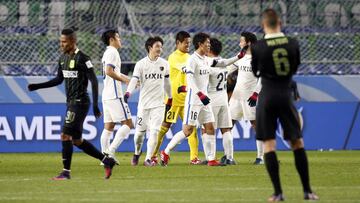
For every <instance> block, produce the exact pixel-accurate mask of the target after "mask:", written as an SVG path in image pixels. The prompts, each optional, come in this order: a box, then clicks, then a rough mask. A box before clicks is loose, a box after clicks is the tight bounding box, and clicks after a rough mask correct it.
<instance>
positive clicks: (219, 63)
mask: <svg viewBox="0 0 360 203" xmlns="http://www.w3.org/2000/svg"><path fill="white" fill-rule="evenodd" d="M247 49H248V46H246V47H244V48H242V49H241V51H240V52H239V53H238V54H237V55H236V56H234V57H231V58H228V59H214V60H213V63H212V64H211V67H226V66H229V65H231V64H233V63H235V62H236V61H238V60H239V59H241V58H242V57H244V56H245V54H246V51H247Z"/></svg>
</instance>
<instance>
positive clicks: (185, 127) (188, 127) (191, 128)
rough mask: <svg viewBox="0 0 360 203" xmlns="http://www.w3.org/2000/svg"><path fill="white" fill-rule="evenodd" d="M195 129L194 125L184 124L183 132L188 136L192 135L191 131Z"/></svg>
mask: <svg viewBox="0 0 360 203" xmlns="http://www.w3.org/2000/svg"><path fill="white" fill-rule="evenodd" d="M193 130H194V127H192V126H184V127H183V132H184V134H185V136H186V137H189V136H190V135H191V133H192V132H193Z"/></svg>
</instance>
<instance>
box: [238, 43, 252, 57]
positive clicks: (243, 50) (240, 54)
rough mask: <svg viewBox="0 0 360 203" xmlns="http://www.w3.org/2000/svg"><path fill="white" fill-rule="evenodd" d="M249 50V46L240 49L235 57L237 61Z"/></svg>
mask: <svg viewBox="0 0 360 203" xmlns="http://www.w3.org/2000/svg"><path fill="white" fill-rule="evenodd" d="M248 48H249V46H244V48H242V49H241V50H240V52H239V54H238V55H237V57H238V59H241V58H242V57H244V56H245V54H246V51H247V49H248Z"/></svg>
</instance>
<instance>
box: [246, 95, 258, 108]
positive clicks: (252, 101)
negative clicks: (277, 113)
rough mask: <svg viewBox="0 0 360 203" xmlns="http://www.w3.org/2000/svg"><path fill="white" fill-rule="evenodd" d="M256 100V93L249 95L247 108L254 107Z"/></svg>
mask: <svg viewBox="0 0 360 203" xmlns="http://www.w3.org/2000/svg"><path fill="white" fill-rule="evenodd" d="M257 99H258V93H257V92H254V93H253V94H252V95H251V97H250V98H249V99H248V100H247V101H248V103H249V106H251V107H254V106H256V102H257Z"/></svg>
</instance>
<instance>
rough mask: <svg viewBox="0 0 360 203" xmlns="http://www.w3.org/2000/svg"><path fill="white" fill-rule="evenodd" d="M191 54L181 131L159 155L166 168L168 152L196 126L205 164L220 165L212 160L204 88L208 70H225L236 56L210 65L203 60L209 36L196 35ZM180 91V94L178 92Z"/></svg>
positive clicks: (211, 133)
mask: <svg viewBox="0 0 360 203" xmlns="http://www.w3.org/2000/svg"><path fill="white" fill-rule="evenodd" d="M193 45H194V47H195V50H196V51H195V52H194V53H193V54H192V55H191V56H190V58H189V60H188V61H187V65H186V70H185V71H186V80H187V85H188V87H187V89H188V90H187V94H186V99H185V113H184V115H185V118H184V120H183V128H182V130H181V131H180V132H178V133H176V134H175V135H174V137H173V138H172V139H171V141H170V143H169V144H168V145H167V146H166V148H165V150H164V151H162V152H161V164H162V165H163V166H166V165H167V164H168V161H169V159H170V156H169V154H170V150H172V149H173V148H174V147H175V146H176V145H177V144H178V143H179V142H181V141H182V140H183V139H185V138H186V137H188V136H189V135H190V134H191V133H192V131H193V130H196V129H195V126H196V124H197V122H198V123H199V124H201V125H204V127H205V132H206V134H205V136H203V137H204V138H205V139H204V140H203V142H205V145H206V146H207V148H208V154H207V160H208V166H219V165H222V164H221V163H219V162H218V161H217V160H216V143H215V142H216V138H215V129H214V121H215V119H214V115H213V113H212V110H211V107H210V105H208V104H209V103H210V99H209V97H208V96H206V95H207V86H208V84H209V73H210V66H218V67H226V66H227V65H230V64H232V63H234V62H235V61H237V60H238V59H239V58H238V57H239V56H236V57H233V58H230V59H222V60H212V61H211V62H210V63H209V61H208V60H207V59H206V58H207V57H206V54H207V53H208V52H209V50H210V36H209V35H207V34H205V33H198V34H196V35H195V36H194V38H193ZM180 91H181V90H180Z"/></svg>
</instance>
